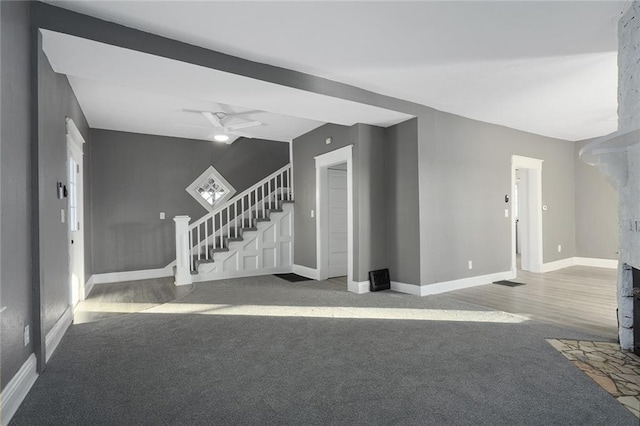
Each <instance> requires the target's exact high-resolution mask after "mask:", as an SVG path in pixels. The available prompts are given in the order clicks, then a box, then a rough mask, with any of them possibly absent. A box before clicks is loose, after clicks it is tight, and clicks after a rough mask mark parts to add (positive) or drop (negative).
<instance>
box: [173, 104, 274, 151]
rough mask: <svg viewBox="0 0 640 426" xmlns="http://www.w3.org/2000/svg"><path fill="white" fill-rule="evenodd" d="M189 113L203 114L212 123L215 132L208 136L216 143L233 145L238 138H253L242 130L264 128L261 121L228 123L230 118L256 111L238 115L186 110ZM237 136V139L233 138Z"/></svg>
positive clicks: (238, 113)
mask: <svg viewBox="0 0 640 426" xmlns="http://www.w3.org/2000/svg"><path fill="white" fill-rule="evenodd" d="M185 111H187V112H197V113H199V114H202V115H203V116H204V118H206V119H207V121H209V123H211V125H212V126H213V127H214V132H213V133H211V134H210V135H209V136H207V139H213V140H214V141H216V142H226V143H227V144H231V143H233V141H235V140H236V139H237V138H238V137H245V138H253V136H252V135H250V134H247V133H244V132H239V130H241V129H248V128H251V127H256V126H262V124H263V123H261V122H260V121H244V122H239V123H228V121H229V118H232V117H237V116H241V115H246V114H249V113H252V112H256V111H247V112H237V113H227V112H223V111H218V112H213V111H196V110H185ZM187 127H197V126H187ZM232 136H235V137H232Z"/></svg>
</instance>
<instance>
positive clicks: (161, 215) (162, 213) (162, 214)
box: [160, 212, 164, 220]
mask: <svg viewBox="0 0 640 426" xmlns="http://www.w3.org/2000/svg"><path fill="white" fill-rule="evenodd" d="M160 219H162V220H164V212H160Z"/></svg>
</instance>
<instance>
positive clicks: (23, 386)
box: [0, 354, 38, 426]
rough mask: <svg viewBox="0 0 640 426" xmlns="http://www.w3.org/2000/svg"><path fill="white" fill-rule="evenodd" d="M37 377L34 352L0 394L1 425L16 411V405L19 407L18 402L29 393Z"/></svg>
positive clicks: (20, 402) (4, 424) (7, 421)
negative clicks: (0, 402) (0, 401)
mask: <svg viewBox="0 0 640 426" xmlns="http://www.w3.org/2000/svg"><path fill="white" fill-rule="evenodd" d="M37 378H38V373H37V372H36V356H35V354H31V355H29V358H27V360H26V361H25V362H24V364H22V367H20V370H18V372H17V373H16V375H15V376H13V378H12V379H11V381H10V382H9V383H7V385H6V386H5V387H4V389H3V390H2V393H1V394H0V400H2V405H1V406H0V414H1V416H0V417H2V426H6V425H8V424H9V422H10V421H11V418H12V417H13V415H14V414H16V411H18V407H20V404H22V401H24V398H25V397H26V396H27V394H28V393H29V390H31V387H32V386H33V384H34V383H35V382H36V379H37Z"/></svg>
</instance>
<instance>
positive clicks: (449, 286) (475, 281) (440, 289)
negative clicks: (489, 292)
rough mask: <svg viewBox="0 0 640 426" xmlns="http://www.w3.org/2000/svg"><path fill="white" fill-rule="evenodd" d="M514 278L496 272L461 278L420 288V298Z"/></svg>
mask: <svg viewBox="0 0 640 426" xmlns="http://www.w3.org/2000/svg"><path fill="white" fill-rule="evenodd" d="M513 278H515V274H514V273H513V272H512V271H504V272H497V273H495V274H487V275H478V276H476V277H469V278H461V279H459V280H452V281H444V282H441V283H435V284H428V285H423V286H420V296H428V295H430V294H440V293H446V292H448V291H453V290H460V289H463V288H469V287H476V286H479V285H484V284H491V283H492V282H494V281H500V280H509V279H513Z"/></svg>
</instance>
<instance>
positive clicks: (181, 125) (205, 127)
mask: <svg viewBox="0 0 640 426" xmlns="http://www.w3.org/2000/svg"><path fill="white" fill-rule="evenodd" d="M173 125H174V126H176V127H185V128H187V129H207V130H211V126H191V125H188V124H178V123H173Z"/></svg>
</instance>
